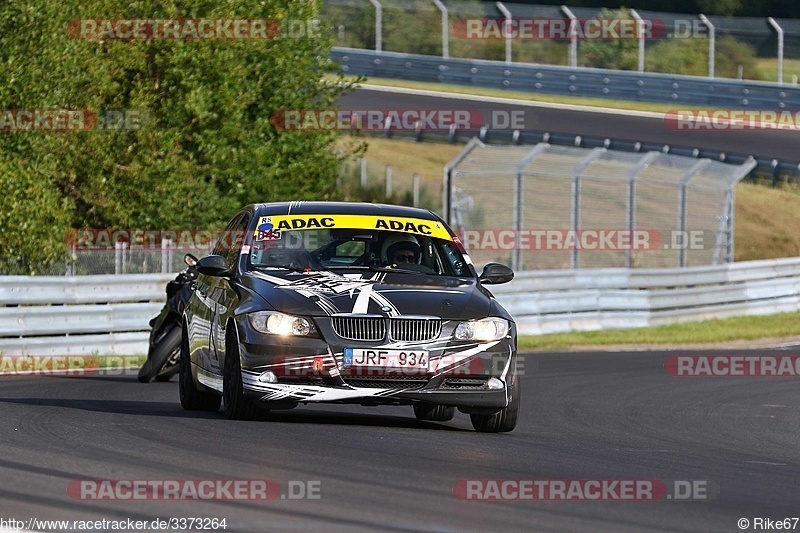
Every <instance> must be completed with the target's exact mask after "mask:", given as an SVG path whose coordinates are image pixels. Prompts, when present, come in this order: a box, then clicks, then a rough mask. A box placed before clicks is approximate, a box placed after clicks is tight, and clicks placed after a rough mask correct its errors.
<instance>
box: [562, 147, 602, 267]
mask: <svg viewBox="0 0 800 533" xmlns="http://www.w3.org/2000/svg"><path fill="white" fill-rule="evenodd" d="M607 151H608V150H607V149H606V148H594V149H593V150H592V151H591V152H589V155H587V156H586V158H585V159H584V160H583V161H581V162H580V163H579V164H578V166H576V167H575V171H574V172H573V173H572V221H571V227H570V229H571V230H572V231H573V232H574V235H576V238H577V235H578V232H579V231H580V228H581V174H583V172H584V171H585V170H586V169H587V168H589V165H591V164H592V161H594V160H595V159H597V158H598V157H600V156H601V155H603V154H604V153H606V152H607ZM578 240H579V241H580V239H578ZM578 248H580V247H579V246H575V247H573V248H572V252H571V253H570V258H569V266H570V268H572V269H575V268H580V257H579V255H578V251H579V250H578Z"/></svg>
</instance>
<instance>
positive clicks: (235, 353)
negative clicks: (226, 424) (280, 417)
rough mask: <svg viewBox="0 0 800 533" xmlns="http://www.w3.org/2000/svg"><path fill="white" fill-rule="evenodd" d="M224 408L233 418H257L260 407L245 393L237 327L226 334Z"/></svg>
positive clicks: (223, 376)
mask: <svg viewBox="0 0 800 533" xmlns="http://www.w3.org/2000/svg"><path fill="white" fill-rule="evenodd" d="M222 409H223V411H225V416H227V417H228V418H230V419H231V420H257V419H258V418H259V415H260V414H261V413H259V409H258V407H257V406H256V405H255V404H254V403H253V402H252V401H251V400H250V399H249V398H247V397H245V395H244V388H243V387H242V363H241V361H240V360H239V339H238V337H237V333H236V329H235V328H231V329H229V330H228V332H227V335H225V364H224V368H223V370H222Z"/></svg>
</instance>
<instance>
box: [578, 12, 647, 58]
mask: <svg viewBox="0 0 800 533" xmlns="http://www.w3.org/2000/svg"><path fill="white" fill-rule="evenodd" d="M597 18H598V19H621V20H628V21H631V22H630V23H631V24H632V25H635V22H634V18H633V15H631V12H630V9H628V8H621V9H617V10H610V9H605V8H603V9H602V10H600V13H599V14H598V15H597ZM634 27H635V26H634ZM638 51H639V44H638V41H637V39H630V38H618V39H585V40H581V41H579V43H578V53H579V58H580V59H579V61H580V65H581V66H584V67H595V68H610V69H616V70H635V69H636V68H637V65H638V53H639V52H638Z"/></svg>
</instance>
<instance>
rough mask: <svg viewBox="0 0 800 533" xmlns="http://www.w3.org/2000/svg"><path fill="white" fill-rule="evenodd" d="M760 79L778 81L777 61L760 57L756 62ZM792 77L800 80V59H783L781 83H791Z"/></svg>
mask: <svg viewBox="0 0 800 533" xmlns="http://www.w3.org/2000/svg"><path fill="white" fill-rule="evenodd" d="M756 66H757V68H758V71H759V74H760V77H761V78H762V79H764V80H766V81H778V60H777V58H774V57H760V58H758V59H757V60H756ZM792 75H795V76H797V77H799V78H800V59H786V58H784V59H783V82H784V83H792Z"/></svg>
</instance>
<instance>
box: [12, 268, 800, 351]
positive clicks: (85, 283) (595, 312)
mask: <svg viewBox="0 0 800 533" xmlns="http://www.w3.org/2000/svg"><path fill="white" fill-rule="evenodd" d="M170 278H171V275H151V274H131V275H124V276H86V277H83V278H74V277H73V278H64V277H49V278H45V277H32V278H23V279H22V280H21V279H20V278H19V277H3V278H0V305H3V306H5V307H2V308H0V311H1V312H0V354H2V355H45V356H48V355H92V354H100V355H140V354H144V353H146V351H147V339H148V332H149V329H150V328H149V326H148V321H149V319H150V318H151V317H152V316H154V315H155V314H156V313H157V312H158V309H159V308H160V306H161V302H162V301H163V298H164V292H163V286H164V284H165V283H166V282H167V281H168V280H169V279H170ZM23 280H24V282H25V283H26V284H27V286H28V287H31V292H32V294H33V296H32V297H30V298H27V297H26V298H20V297H19V296H18V294H17V293H16V292H15V291H11V290H9V288H10V287H12V286H14V285H17V286H18V285H19V283H20V281H23ZM154 285H156V286H158V287H159V288H160V291H159V293H158V294H155V292H154V291H153V287H154ZM92 287H94V289H92ZM492 291H493V292H494V294H495V295H496V296H497V298H498V299H499V300H500V302H501V303H502V304H503V305H504V306H506V307H507V308H508V309H509V311H511V313H513V314H514V316H515V317H516V320H517V325H518V329H519V332H520V333H522V334H534V335H535V334H541V333H553V332H560V331H571V330H598V329H605V328H630V327H645V326H654V325H661V324H668V323H674V322H684V321H690V320H703V319H708V318H723V317H729V316H736V315H748V314H768V313H778V312H786V311H797V310H800V258H789V259H772V260H765V261H747V262H741V263H730V264H725V265H720V266H703V267H688V268H660V269H619V268H613V269H582V270H555V271H529V272H521V273H519V274H518V276H517V277H516V279H514V281H512V282H511V283H509V284H506V285H498V286H496V287H492ZM45 292H47V293H49V294H50V295H51V301H52V302H54V303H55V304H56V305H45V304H44V302H43V301H42V299H41V298H40V297H39V296H38V295H37V293H39V294H43V293H45ZM98 294H102V295H105V298H104V299H103V298H99V297H98V296H97V295H98ZM142 299H144V300H146V301H144V302H143V301H141V300H142ZM108 302H114V303H111V304H109V303H108ZM59 303H66V304H67V305H58V304H59ZM9 304H22V305H15V306H13V307H9V306H8V305H9ZM72 304H75V305H72ZM89 304H95V305H89Z"/></svg>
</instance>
